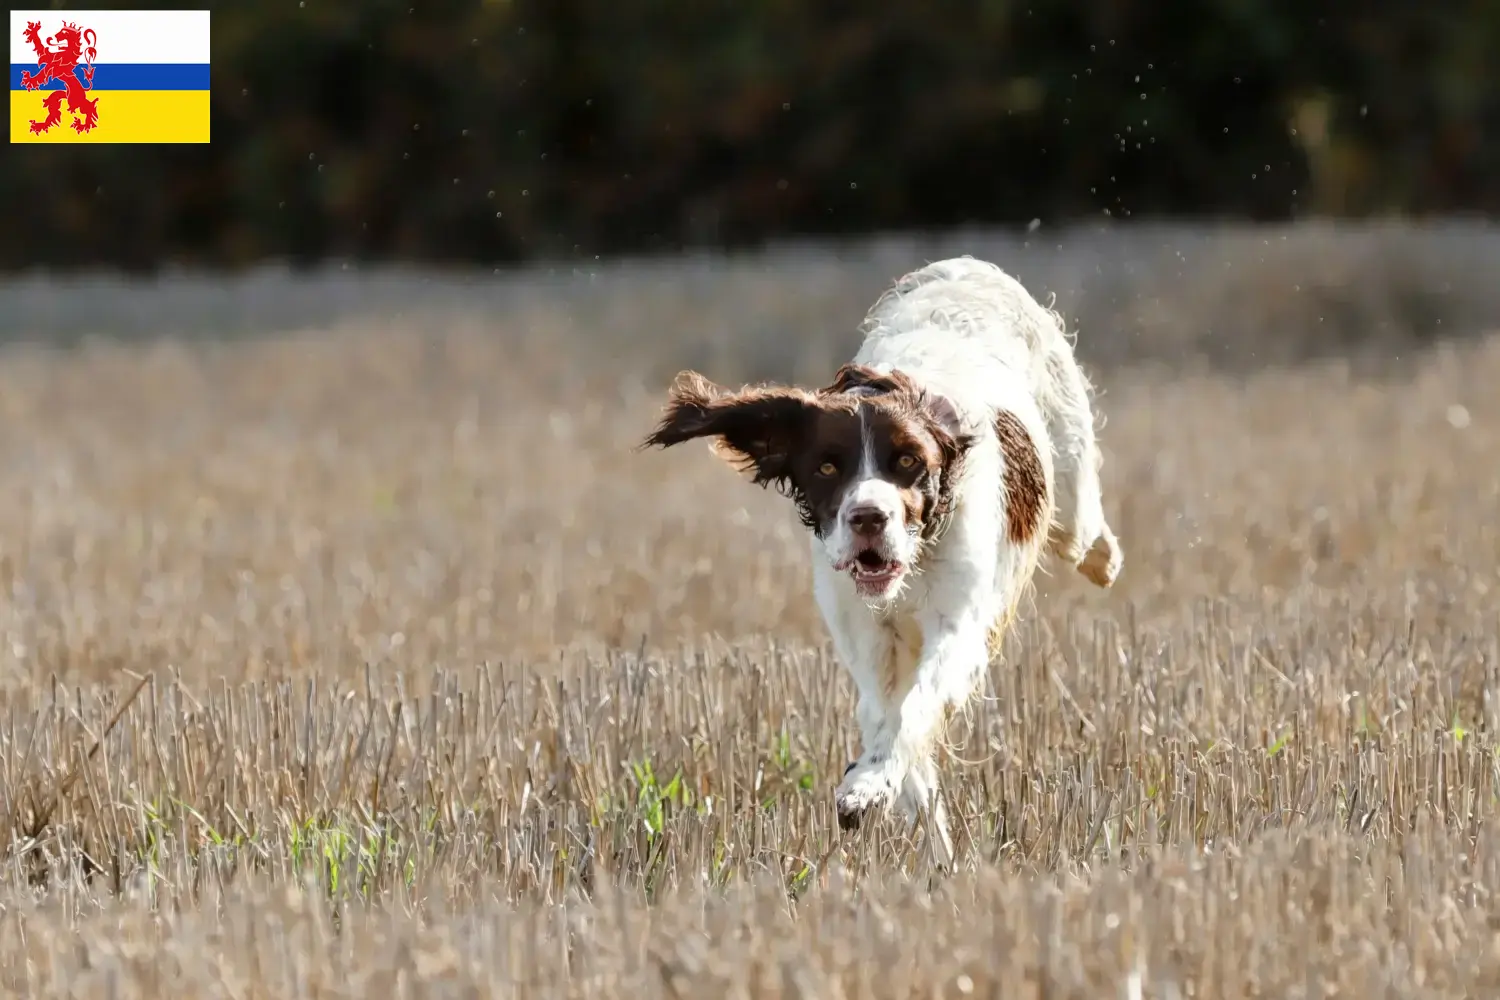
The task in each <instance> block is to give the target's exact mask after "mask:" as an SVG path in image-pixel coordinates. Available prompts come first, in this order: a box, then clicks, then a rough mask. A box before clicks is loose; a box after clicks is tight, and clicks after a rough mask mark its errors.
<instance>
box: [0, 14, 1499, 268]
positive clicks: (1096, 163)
mask: <svg viewBox="0 0 1500 1000" xmlns="http://www.w3.org/2000/svg"><path fill="white" fill-rule="evenodd" d="M124 5H125V6H128V5H129V4H124ZM54 6H55V7H58V8H59V9H60V10H61V9H67V8H68V7H71V6H73V5H63V4H54ZM87 6H88V7H90V8H93V9H97V8H98V7H99V4H97V3H90V4H88V5H87ZM213 12H214V13H213V52H214V61H213V70H212V74H213V142H212V143H211V144H209V145H206V146H196V147H194V146H183V147H169V146H160V147H151V146H129V145H122V146H95V147H88V148H83V147H78V146H67V147H26V146H12V147H11V151H10V153H9V154H7V156H6V157H5V158H4V160H3V162H0V187H3V190H4V191H5V193H6V195H7V200H8V201H9V202H10V211H9V219H8V222H9V225H7V226H6V227H5V229H4V237H3V242H0V246H3V250H0V253H3V264H4V265H5V266H6V267H24V266H27V265H30V264H35V263H55V264H78V263H84V262H96V263H109V264H114V265H119V266H125V267H132V268H148V267H152V266H155V265H157V264H160V263H163V262H167V261H172V262H180V263H190V264H238V263H244V262H249V261H252V260H255V259H258V258H262V257H266V256H275V257H281V258H285V259H289V260H292V261H294V262H312V261H316V260H318V259H320V258H322V257H324V256H327V255H336V256H341V257H346V258H350V259H375V258H389V257H402V258H415V259H426V260H435V261H444V260H453V261H456V260H469V261H487V262H503V261H514V260H520V259H525V258H530V257H538V256H542V257H564V258H566V257H570V256H581V257H591V256H592V255H594V254H605V253H617V252H622V251H653V250H667V249H675V248H679V247H682V246H685V245H696V244H731V245H744V244H752V243H754V242H756V241H758V240H761V239H764V238H766V237H774V236H779V235H786V234H828V233H851V232H857V231H861V230H869V229H877V228H891V227H927V226H940V225H946V224H954V223H966V222H975V223H982V222H1013V223H1016V222H1018V223H1025V222H1027V221H1029V220H1031V219H1033V218H1039V219H1041V220H1042V221H1044V222H1048V223H1052V222H1063V221H1067V220H1070V219H1077V218H1079V217H1099V216H1101V215H1103V214H1104V213H1108V214H1109V215H1111V216H1112V217H1114V218H1118V219H1128V218H1134V217H1142V216H1152V217H1163V216H1177V217H1181V216H1193V215H1212V216H1220V217H1240V218H1253V219H1282V218H1288V217H1294V216H1297V215H1305V214H1311V213H1317V214H1366V213H1379V212H1390V211H1400V212H1411V213H1431V212H1451V211H1455V210H1458V211H1494V210H1496V209H1500V59H1497V58H1496V52H1500V0H1421V2H1418V0H1358V2H1356V0H1324V2H1319V0H1073V2H1068V0H969V2H957V0H879V2H876V3H853V2H849V0H821V2H812V0H736V2H730V0H397V2H392V0H301V2H296V0H223V2H219V3H216V4H215V5H214V6H213ZM106 46H107V40H106V39H100V49H101V61H104V60H105V59H106V58H107V55H106ZM102 111H103V113H104V114H106V115H107V114H108V109H107V107H104V108H102Z"/></svg>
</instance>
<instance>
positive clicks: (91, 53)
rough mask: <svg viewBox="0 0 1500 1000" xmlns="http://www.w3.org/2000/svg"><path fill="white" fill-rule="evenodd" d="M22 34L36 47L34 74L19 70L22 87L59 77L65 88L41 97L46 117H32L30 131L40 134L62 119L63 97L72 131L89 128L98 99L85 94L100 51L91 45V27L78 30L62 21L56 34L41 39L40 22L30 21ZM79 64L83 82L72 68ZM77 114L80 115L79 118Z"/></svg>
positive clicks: (33, 86) (95, 116) (96, 120)
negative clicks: (70, 118)
mask: <svg viewBox="0 0 1500 1000" xmlns="http://www.w3.org/2000/svg"><path fill="white" fill-rule="evenodd" d="M21 37H22V38H24V39H26V40H27V41H28V42H30V43H31V47H32V48H33V49H35V50H36V63H37V71H36V72H35V73H28V72H25V71H24V70H23V71H22V73H21V86H23V87H25V88H26V89H27V90H36V89H37V88H38V87H41V86H42V85H43V84H46V83H49V82H51V81H53V80H61V81H62V84H63V88H64V89H62V90H54V91H53V92H52V93H50V94H48V95H47V96H46V97H45V98H44V99H43V100H42V106H43V107H44V108H46V109H47V119H46V121H40V122H39V121H37V120H36V119H35V118H33V119H32V120H31V132H32V134H33V135H41V134H42V133H43V132H45V131H47V130H48V129H50V128H51V127H52V126H54V125H56V124H57V123H58V122H60V121H62V105H63V101H64V100H66V101H67V102H68V110H69V111H70V112H72V113H73V116H74V117H73V131H74V132H77V133H79V134H80V135H81V134H83V133H84V132H88V131H90V130H91V129H92V128H93V127H94V126H95V125H97V124H98V123H99V98H97V97H96V98H94V99H93V100H89V95H88V91H89V89H90V88H91V87H92V86H93V84H94V59H95V58H97V57H98V55H99V50H98V49H96V48H95V47H94V42H95V40H96V39H95V35H94V29H93V28H81V29H80V28H79V27H78V25H76V24H73V23H72V22H70V21H64V22H63V26H62V27H61V28H59V29H58V31H57V34H55V35H53V36H52V37H50V38H48V39H47V40H46V41H45V42H43V41H42V25H41V22H40V21H31V22H29V23H28V24H27V25H26V30H25V31H23V32H22V33H21ZM80 64H81V65H82V66H83V67H84V70H83V80H82V81H80V80H79V79H78V74H77V72H76V71H75V70H74V67H76V66H78V65H80ZM80 114H81V115H82V116H83V117H82V118H79V117H78V115H80Z"/></svg>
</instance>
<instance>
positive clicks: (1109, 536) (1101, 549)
mask: <svg viewBox="0 0 1500 1000" xmlns="http://www.w3.org/2000/svg"><path fill="white" fill-rule="evenodd" d="M1124 562H1125V557H1124V556H1123V555H1122V554H1121V552H1120V543H1119V542H1118V541H1116V540H1115V534H1114V532H1112V531H1110V530H1109V528H1105V529H1104V531H1103V532H1102V533H1101V534H1100V535H1099V537H1098V538H1096V539H1094V544H1093V545H1091V546H1089V550H1088V553H1087V554H1086V555H1085V556H1084V557H1083V561H1082V562H1080V563H1079V564H1078V572H1080V573H1082V574H1083V575H1084V576H1085V577H1087V578H1088V579H1089V580H1090V581H1091V582H1092V583H1094V584H1096V585H1098V586H1100V587H1108V586H1110V585H1111V584H1113V583H1114V582H1115V579H1116V578H1117V577H1118V576H1119V575H1120V569H1121V567H1122V566H1123V565H1124Z"/></svg>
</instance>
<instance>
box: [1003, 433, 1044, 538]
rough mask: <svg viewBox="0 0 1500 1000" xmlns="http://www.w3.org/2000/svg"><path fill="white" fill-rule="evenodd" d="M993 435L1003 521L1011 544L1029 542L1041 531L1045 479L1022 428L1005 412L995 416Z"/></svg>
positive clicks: (1029, 436) (1038, 457)
mask: <svg viewBox="0 0 1500 1000" xmlns="http://www.w3.org/2000/svg"><path fill="white" fill-rule="evenodd" d="M995 435H996V436H997V437H998V438H999V439H1000V452H1001V454H1003V455H1004V456H1005V520H1006V524H1007V525H1008V527H1009V530H1008V532H1007V537H1008V538H1009V539H1010V541H1011V542H1012V543H1013V544H1015V545H1022V544H1025V543H1026V542H1029V541H1031V540H1032V539H1033V538H1035V537H1036V536H1037V534H1038V533H1039V532H1040V531H1041V530H1042V520H1043V511H1044V510H1045V509H1046V506H1047V476H1046V474H1045V473H1044V472H1043V471H1042V459H1041V456H1040V455H1038V454H1037V450H1036V443H1035V442H1034V441H1032V440H1031V435H1030V434H1028V433H1027V431H1026V426H1025V425H1024V424H1022V423H1021V420H1020V418H1019V417H1017V416H1016V415H1015V414H1014V413H1011V412H1010V411H1008V410H1001V411H1000V412H999V413H998V414H996V415H995Z"/></svg>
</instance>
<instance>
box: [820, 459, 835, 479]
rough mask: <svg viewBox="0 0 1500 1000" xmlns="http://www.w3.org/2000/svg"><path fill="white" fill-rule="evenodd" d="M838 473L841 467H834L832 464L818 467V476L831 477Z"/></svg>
mask: <svg viewBox="0 0 1500 1000" xmlns="http://www.w3.org/2000/svg"><path fill="white" fill-rule="evenodd" d="M838 471H839V467H838V466H837V465H834V464H833V463H832V462H824V463H823V464H822V465H820V466H818V475H820V476H831V475H834V474H835V473H837V472H838Z"/></svg>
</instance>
